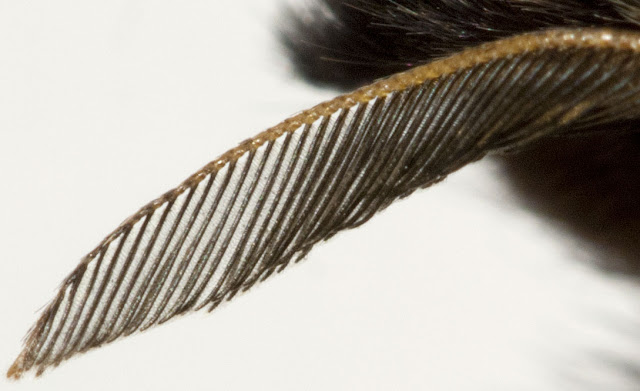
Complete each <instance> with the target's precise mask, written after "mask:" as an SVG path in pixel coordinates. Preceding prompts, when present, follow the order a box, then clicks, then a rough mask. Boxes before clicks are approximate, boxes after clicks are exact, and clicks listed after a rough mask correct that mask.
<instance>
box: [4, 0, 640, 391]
mask: <svg viewBox="0 0 640 391" xmlns="http://www.w3.org/2000/svg"><path fill="white" fill-rule="evenodd" d="M277 5H278V3H277V2H276V1H273V0H268V1H267V0H252V1H247V0H245V1H230V0H225V1H220V0H216V1H213V0H209V1H189V2H178V1H175V2H166V1H153V2H151V1H142V0H127V1H116V0H113V1H109V2H95V1H65V0H57V1H11V0H0V183H1V188H0V255H1V259H0V311H1V312H0V317H1V318H0V368H1V369H4V370H6V369H8V367H9V366H10V364H11V362H12V361H13V359H14V358H15V356H16V355H17V354H18V353H19V351H20V348H21V342H22V338H23V336H24V335H25V333H26V332H27V330H28V329H29V327H30V325H31V324H32V323H33V322H34V321H35V320H36V318H37V314H38V311H37V310H38V308H40V307H41V306H43V305H44V304H45V303H47V302H48V300H49V299H50V298H51V297H52V296H53V295H54V293H55V290H56V288H57V286H58V284H59V283H60V282H61V281H62V279H63V278H64V277H65V276H66V275H67V274H68V273H69V271H71V270H72V269H73V268H74V266H75V265H76V264H77V262H78V260H79V259H80V257H81V256H83V255H84V254H85V253H86V252H87V251H89V250H90V249H92V248H93V247H94V246H95V245H96V244H97V243H98V242H99V240H100V239H102V237H103V236H104V235H105V234H107V233H108V232H110V231H111V230H112V229H113V228H115V226H117V225H118V224H119V223H120V222H121V221H122V220H123V219H124V218H126V217H127V216H128V215H129V214H131V213H133V212H134V211H136V210H137V208H138V207H140V206H142V205H143V204H145V203H146V202H147V201H149V200H151V199H153V198H155V197H156V196H158V195H160V194H161V193H163V192H164V191H166V190H168V189H170V188H171V187H173V186H175V185H176V184H178V183H179V182H180V181H181V180H182V179H184V178H186V177H187V176H188V175H189V174H191V173H192V172H194V171H195V170H196V169H198V168H200V167H201V166H203V165H204V164H206V163H207V162H209V161H210V160H213V159H214V158H215V157H216V156H218V155H220V154H221V153H222V152H224V151H225V150H226V149H228V148H230V147H232V146H235V145H236V144H237V143H238V142H240V141H241V140H243V139H245V138H247V137H250V136H252V135H254V134H256V133H258V132H259V131H261V130H263V129H265V128H267V127H270V126H272V125H274V124H276V123H278V122H279V121H280V120H282V119H284V118H286V117H287V116H289V115H291V114H293V113H295V112H297V111H299V110H302V109H304V108H307V107H310V106H312V105H314V104H316V103H319V102H320V101H322V100H325V99H328V98H331V97H332V96H333V95H334V92H332V91H327V90H324V91H323V90H318V89H314V88H312V87H309V86H307V85H305V84H304V83H303V82H302V81H300V80H296V79H295V78H294V77H293V76H292V75H291V69H290V65H289V64H288V63H287V61H286V59H285V58H284V57H285V55H284V53H283V52H282V50H281V48H279V47H278V45H277V42H276V38H275V34H274V31H275V29H276V28H277V26H278V24H279V23H285V21H283V20H280V19H278V18H277V15H278V8H277ZM590 256H591V255H590V252H589V250H588V248H585V247H584V244H581V243H578V242H576V241H573V240H572V239H571V238H568V237H567V236H566V234H565V233H564V232H562V231H561V230H559V229H556V228H554V227H553V225H551V224H550V223H548V222H546V221H544V219H542V218H540V217H538V216H535V215H533V214H531V213H530V212H528V211H527V210H526V209H524V208H522V206H521V205H520V204H519V203H518V202H517V200H515V199H513V198H512V196H511V195H510V194H509V193H508V191H507V186H505V185H504V184H503V183H502V181H501V179H500V170H499V166H497V165H495V163H493V162H491V161H489V162H482V163H480V164H476V165H474V166H472V167H467V168H465V169H463V170H461V171H460V172H458V173H456V174H454V175H453V176H452V177H451V178H449V179H448V180H447V181H445V182H444V183H441V184H439V185H437V186H435V187H434V188H432V189H429V190H426V191H421V192H418V193H417V194H414V195H413V196H412V197H410V198H409V199H406V200H403V201H401V202H399V203H397V204H394V205H392V206H391V207H390V208H389V209H387V210H386V211H384V212H383V213H381V214H380V215H379V216H377V217H375V218H374V219H373V220H372V221H370V222H369V223H367V224H365V225H364V226H363V227H361V228H358V229H356V230H353V231H349V232H345V233H343V234H340V235H338V236H337V237H335V238H333V239H332V240H331V241H330V242H328V243H326V244H322V245H319V246H318V247H317V248H316V249H314V250H313V251H312V252H311V254H310V255H309V257H308V258H307V259H306V260H305V261H304V262H303V263H302V264H300V265H297V266H295V267H292V268H290V269H288V270H287V271H286V272H285V273H283V274H282V275H279V276H277V277H275V278H272V279H271V280H269V281H268V282H266V283H264V284H263V285H261V286H259V287H257V288H254V289H253V290H252V291H251V292H250V293H248V294H246V295H244V296H241V297H239V298H237V299H235V300H234V301H233V302H231V303H229V304H227V305H225V306H223V307H222V308H220V309H218V310H216V311H215V312H214V313H212V314H208V313H206V312H202V313H197V314H192V315H189V316H186V317H184V318H182V319H179V320H176V321H173V322H170V323H169V324H168V325H165V326H162V327H159V328H156V329H152V330H149V331H148V332H145V333H143V334H140V335H135V336H132V337H129V338H126V339H123V340H120V341H118V342H116V343H113V344H111V345H109V346H105V347H103V348H101V349H98V350H95V351H92V352H90V353H87V354H84V355H81V356H78V357H76V358H74V359H72V360H70V361H68V362H65V363H64V364H63V365H61V366H60V367H59V368H57V369H54V370H51V371H48V372H46V373H45V374H44V375H43V376H42V377H41V378H38V379H35V380H34V378H33V377H32V376H31V375H28V376H26V378H24V379H22V380H21V381H19V382H10V381H8V380H5V379H3V380H0V389H2V390H119V389H136V390H176V389H184V390H201V389H203V390H204V389H211V390H213V389H217V390H254V389H257V390H302V389H304V390H327V389H331V390H354V389H362V390H391V389H398V390H416V389H425V390H427V389H429V390H516V389H517V390H555V389H563V390H564V389H570V387H571V386H576V387H577V389H583V387H584V384H585V383H581V382H582V381H584V382H586V383H588V384H592V385H601V386H602V387H603V389H619V390H622V389H626V388H624V384H626V383H625V382H624V378H623V377H622V376H621V375H620V373H617V372H614V371H613V370H612V369H611V367H610V366H608V365H607V363H606V362H604V360H603V359H602V357H604V355H601V354H600V353H602V352H604V353H606V354H607V355H608V356H607V357H614V358H617V359H621V360H622V361H625V360H631V359H633V358H635V359H636V360H637V359H638V358H639V357H638V356H639V354H638V352H640V344H639V342H638V340H636V339H634V338H635V336H636V335H635V334H634V333H633V331H634V330H635V329H636V328H637V326H638V324H639V323H638V320H640V316H638V308H637V303H638V300H637V299H638V291H637V290H635V289H634V288H632V286H631V284H630V283H629V282H628V281H624V280H622V279H614V278H613V277H605V276H602V275H601V274H599V273H598V272H597V271H595V270H592V269H591V268H589V267H587V266H585V262H582V261H585V260H587V261H588V258H589V257H590ZM612 354H613V355H612ZM615 354H619V355H620V356H616V355H615ZM611 382H616V383H611ZM611 384H615V386H612V385H611ZM610 387H614V388H610ZM629 389H631V388H629Z"/></svg>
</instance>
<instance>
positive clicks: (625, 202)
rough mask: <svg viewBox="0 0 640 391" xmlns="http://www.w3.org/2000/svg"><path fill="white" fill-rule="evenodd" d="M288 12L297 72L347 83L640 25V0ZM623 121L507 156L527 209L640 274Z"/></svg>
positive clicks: (434, 2)
mask: <svg viewBox="0 0 640 391" xmlns="http://www.w3.org/2000/svg"><path fill="white" fill-rule="evenodd" d="M287 16H288V23H289V28H288V29H286V30H283V33H282V41H283V43H284V45H285V46H286V48H287V49H288V50H289V52H290V55H291V57H292V60H293V63H294V64H295V66H296V69H297V71H298V72H299V73H300V74H301V75H302V76H303V77H304V78H305V79H307V80H309V81H311V82H313V83H317V84H324V85H330V86H333V87H336V88H340V89H347V88H353V87H356V86H359V85H362V84H366V83H368V82H371V81H372V80H373V79H376V78H380V77H383V76H386V75H389V74H391V73H395V72H399V71H403V70H406V69H408V68H411V67H414V66H416V65H420V64H423V63H427V62H429V61H431V60H433V59H435V58H439V57H444V56H446V55H449V54H451V53H454V52H457V51H460V50H461V49H463V48H465V47H469V46H474V45H478V44H479V43H482V42H487V41H493V40H496V39H499V38H504V37H507V36H511V35H515V34H519V33H524V32H529V31H535V30H541V29H547V28H553V27H585V26H591V27H612V28H624V29H636V30H637V29H640V0H584V1H580V0H564V1H559V0H509V1H506V0H478V1H471V0H423V1H410V0H378V1H368V0H324V1H316V2H313V3H311V5H310V6H309V8H307V9H306V10H298V11H296V10H292V9H289V10H288V14H287ZM618 128H619V129H606V130H605V132H602V133H598V132H596V133H595V134H594V136H592V137H588V138H564V139H560V138H558V139H554V140H546V141H542V142H539V143H537V144H535V145H532V146H529V147H527V148H526V149H525V150H522V151H517V153H513V154H511V155H509V156H506V157H505V158H504V159H503V160H502V161H504V162H505V171H506V173H507V174H508V177H509V178H510V179H511V181H512V184H513V187H514V189H515V192H516V193H517V194H518V195H520V196H521V198H522V200H523V201H524V202H525V204H526V205H527V206H528V207H530V208H531V209H533V210H534V211H536V212H538V213H542V214H544V215H546V216H548V217H549V218H551V219H553V220H554V221H555V222H556V223H559V224H560V225H561V226H563V227H565V228H567V230H569V231H570V232H572V233H574V234H577V235H578V236H580V237H581V238H583V239H585V240H587V241H588V242H590V243H591V244H593V245H594V248H597V251H595V252H594V255H595V256H596V257H597V260H598V261H599V263H600V265H601V266H603V267H604V268H605V269H607V270H613V271H620V272H625V273H636V274H640V240H639V238H640V135H639V134H638V133H636V134H631V135H630V134H629V132H638V130H640V125H639V124H636V123H627V124H619V126H618ZM617 130H624V132H621V131H617ZM625 132H626V134H625ZM612 133H615V135H613V136H612Z"/></svg>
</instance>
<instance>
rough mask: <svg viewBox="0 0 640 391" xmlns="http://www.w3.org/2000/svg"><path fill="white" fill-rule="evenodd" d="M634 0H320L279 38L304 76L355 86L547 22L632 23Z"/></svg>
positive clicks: (293, 15) (292, 12) (293, 16)
mask: <svg viewBox="0 0 640 391" xmlns="http://www.w3.org/2000/svg"><path fill="white" fill-rule="evenodd" d="M633 2H634V0H626V1H624V0H508V1H507V0H422V1H417V0H323V1H313V2H311V3H310V5H309V7H307V9H306V10H300V9H297V10H296V9H289V10H288V12H287V18H286V20H287V23H286V25H287V26H286V28H285V29H284V30H283V32H282V34H281V37H282V41H283V43H284V44H285V46H286V47H287V48H288V49H289V51H290V55H291V56H292V58H293V60H294V64H295V66H296V68H297V70H298V72H299V73H300V74H301V75H303V76H304V77H305V78H306V79H307V80H309V81H312V82H315V83H319V84H328V85H331V86H333V87H338V88H353V87H355V86H359V85H362V84H366V83H368V82H370V81H371V80H373V79H376V78H380V77H383V76H386V75H389V74H391V73H395V72H399V71H403V70H406V69H408V68H411V67H413V66H416V65H420V64H423V63H426V62H429V61H430V60H433V59H434V58H438V57H444V56H447V55H449V54H451V53H453V52H457V51H460V50H461V49H463V48H466V47H469V46H474V45H477V44H478V43H480V42H487V41H494V40H497V39H500V38H504V37H507V36H511V35H516V34H520V33H524V32H528V31H535V30H541V29H546V28H552V27H570V26H573V27H585V26H608V27H618V28H634V27H636V25H634V23H633V21H634V20H637V19H635V18H636V17H637V15H638V14H637V12H636V11H637V9H638V7H635V8H634V7H633V6H632V4H631V3H633Z"/></svg>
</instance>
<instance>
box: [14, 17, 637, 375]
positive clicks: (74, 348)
mask: <svg viewBox="0 0 640 391" xmlns="http://www.w3.org/2000/svg"><path fill="white" fill-rule="evenodd" d="M638 119H640V34H636V33H630V32H619V31H614V30H589V29H586V30H583V29H576V30H551V31H546V32H540V33H534V34H527V35H520V36H517V37H513V38H509V39H506V40H502V41H498V42H494V43H489V44H485V45H482V46H480V47H477V48H474V49H468V50H466V51H463V52H461V53H459V54H456V55H453V56H451V57H448V58H445V59H443V60H439V61H435V62H432V63H430V64H428V65H424V66H421V67H418V68H415V69H413V70H410V71H408V72H405V73H401V74H397V75H395V76H392V77H390V78H388V79H385V80H382V81H379V82H376V83H374V84H372V85H370V86H367V87H364V88H361V89H359V90H356V91H355V92H353V93H350V94H347V95H343V96H340V97H338V98H336V99H334V100H331V101H329V102H326V103H323V104H320V105H318V106H316V107H314V108H312V109H310V110H307V111H304V112H302V113H300V114H298V115H296V116H294V117H292V118H290V119H288V120H285V121H284V122H282V123H281V124H279V125H277V126H275V127H273V128H271V129H268V130H267V131H265V132H263V133H261V134H259V135H258V136H256V137H255V138H253V139H250V140H248V141H246V142H244V143H242V144H241V145H240V146H238V147H237V148H234V149H232V150H230V151H229V152H227V153H225V154H224V155H222V156H221V157H220V158H218V159H216V160H215V161H213V162H212V163H210V164H209V165H207V166H205V167H204V168H203V169H201V170H200V171H198V172H197V173H195V174H194V175H193V176H191V177H190V178H189V179H187V180H186V181H185V182H184V183H183V184H181V185H180V186H178V187H177V188H176V189H174V190H172V191H170V192H168V193H166V194H165V195H164V196H162V197H161V198H159V199H157V200H155V201H153V202H152V203H150V204H148V205H147V206H145V207H143V208H142V209H141V210H140V211H139V212H138V213H136V214H135V215H133V216H132V217H130V218H129V219H127V220H126V221H125V222H124V223H123V224H122V225H121V226H120V227H119V228H117V229H116V230H115V231H114V232H113V233H112V234H110V235H109V236H107V237H106V238H105V239H104V240H103V241H102V242H101V243H100V245H99V246H98V247H97V248H96V249H95V250H94V251H92V252H91V253H89V254H88V255H87V256H86V257H85V258H84V259H83V260H82V261H81V263H80V264H79V265H78V267H77V268H76V269H75V270H74V271H73V272H72V273H71V274H70V275H69V276H68V277H67V279H66V280H65V281H64V283H63V284H62V286H61V288H60V291H59V292H58V294H57V296H56V297H55V298H54V299H53V301H52V302H51V303H50V304H49V305H48V306H47V307H46V309H45V310H44V312H43V313H42V315H41V317H40V319H39V320H38V321H37V323H36V324H35V326H34V327H33V329H32V330H31V331H30V333H29V335H28V337H27V340H26V343H25V348H24V350H23V352H22V353H21V354H20V355H19V357H18V358H17V360H16V362H15V363H14V365H13V366H12V367H11V368H10V370H9V373H8V376H10V377H20V376H21V375H22V373H23V372H25V371H28V370H31V369H35V370H36V371H37V372H38V373H41V372H42V371H43V370H45V369H46V368H47V367H50V366H53V365H57V364H59V363H60V362H61V361H63V360H65V359H67V358H69V357H71V356H73V355H75V354H77V353H79V352H84V351H87V350H89V349H92V348H94V347H97V346H100V345H102V344H104V343H108V342H111V341H113V340H115V339H118V338H120V337H123V336H126V335H129V334H131V333H134V332H136V331H140V330H144V329H146V328H149V327H151V326H153V325H157V324H161V323H163V322H165V321H167V320H169V319H171V318H173V317H174V316H176V315H179V314H183V313H186V312H189V311H195V310H198V309H201V308H203V307H207V308H209V309H213V308H215V307H216V306H217V305H219V304H220V303H221V302H223V301H225V300H229V299H231V298H233V297H234V296H235V295H236V294H238V293H240V292H243V291H246V290H247V289H249V288H251V287H252V286H253V285H254V284H256V283H257V282H259V281H262V280H264V279H266V278H268V277H269V276H270V275H272V274H273V273H274V272H278V271H281V270H283V269H284V268H286V266H287V265H288V264H290V263H291V262H292V261H296V260H298V259H301V258H302V257H303V256H304V255H305V254H306V253H307V252H308V251H309V250H310V249H311V248H312V247H313V245H314V244H316V243H318V242H320V241H322V240H326V239H328V238H330V237H331V236H332V235H334V234H336V233H337V232H339V231H341V230H344V229H348V228H353V227H356V226H358V225H360V224H362V223H364V222H366V221H367V220H368V219H369V218H371V217H372V216H373V215H374V214H375V213H376V212H378V211H380V210H381V209H383V208H385V207H386V206H388V205H389V204H390V203H392V202H393V201H394V200H396V199H398V198H401V197H404V196H407V195H409V194H410V193H412V192H413V191H415V190H416V189H418V188H423V187H426V186H429V185H431V184H433V183H435V182H438V181H440V180H442V179H443V178H445V177H446V176H447V175H448V174H450V173H451V172H453V171H455V170H457V169H459V168H460V167H462V166H464V165H466V164H468V163H470V162H473V161H475V160H478V159H480V158H482V157H483V156H485V155H486V154H489V153H493V152H499V151H504V150H509V149H516V148H519V147H521V146H523V145H526V144H528V143H530V142H532V141H534V140H538V139H541V138H545V137H560V136H576V135H580V134H586V133H593V132H604V131H606V130H607V129H608V128H609V126H614V125H615V129H618V130H619V129H622V125H621V124H625V123H632V122H633V121H637V120H638Z"/></svg>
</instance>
